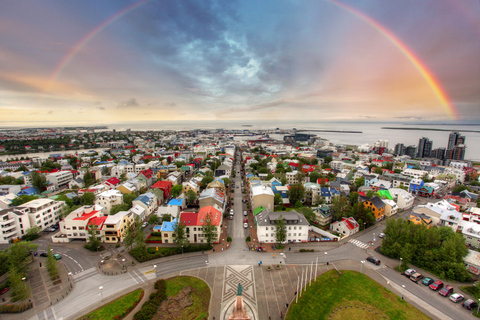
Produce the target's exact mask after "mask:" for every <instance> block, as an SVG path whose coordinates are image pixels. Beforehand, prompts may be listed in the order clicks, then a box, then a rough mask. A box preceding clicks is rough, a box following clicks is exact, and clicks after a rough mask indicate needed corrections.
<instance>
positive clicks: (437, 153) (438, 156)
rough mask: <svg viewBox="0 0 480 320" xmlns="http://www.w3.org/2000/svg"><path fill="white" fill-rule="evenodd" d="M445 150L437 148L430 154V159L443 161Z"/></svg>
mask: <svg viewBox="0 0 480 320" xmlns="http://www.w3.org/2000/svg"><path fill="white" fill-rule="evenodd" d="M445 150H446V149H445V148H437V149H434V150H432V153H431V154H430V156H431V157H432V158H436V159H440V160H445Z"/></svg>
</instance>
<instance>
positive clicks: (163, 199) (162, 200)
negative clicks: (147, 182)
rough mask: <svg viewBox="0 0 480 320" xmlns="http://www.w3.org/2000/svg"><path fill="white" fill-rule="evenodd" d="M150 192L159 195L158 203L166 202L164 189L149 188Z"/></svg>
mask: <svg viewBox="0 0 480 320" xmlns="http://www.w3.org/2000/svg"><path fill="white" fill-rule="evenodd" d="M148 192H151V193H153V194H154V195H155V196H156V197H157V205H158V206H160V205H162V203H164V202H165V197H164V196H163V190H162V189H159V188H153V189H150V190H148Z"/></svg>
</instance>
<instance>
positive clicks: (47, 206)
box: [17, 199, 65, 230]
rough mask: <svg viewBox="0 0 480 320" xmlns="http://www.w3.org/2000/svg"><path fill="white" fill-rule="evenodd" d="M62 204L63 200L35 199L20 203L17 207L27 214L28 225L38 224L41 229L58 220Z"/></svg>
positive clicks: (63, 203)
mask: <svg viewBox="0 0 480 320" xmlns="http://www.w3.org/2000/svg"><path fill="white" fill-rule="evenodd" d="M64 205H65V202H63V201H54V200H51V199H35V200H32V201H29V202H27V203H24V204H22V205H21V206H19V207H17V209H18V210H20V211H22V212H24V213H26V214H28V216H29V219H30V226H32V227H33V226H38V227H40V229H42V230H43V229H46V228H48V227H51V226H52V225H54V224H56V223H57V222H58V221H59V220H60V213H61V211H62V207H63V206H64Z"/></svg>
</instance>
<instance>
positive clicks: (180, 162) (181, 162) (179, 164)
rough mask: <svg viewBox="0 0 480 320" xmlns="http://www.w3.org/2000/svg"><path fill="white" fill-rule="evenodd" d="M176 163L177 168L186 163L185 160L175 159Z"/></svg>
mask: <svg viewBox="0 0 480 320" xmlns="http://www.w3.org/2000/svg"><path fill="white" fill-rule="evenodd" d="M174 165H176V166H177V168H181V167H182V166H184V165H185V162H183V161H175V163H174Z"/></svg>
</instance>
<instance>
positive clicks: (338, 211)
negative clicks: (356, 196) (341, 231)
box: [330, 195, 350, 221]
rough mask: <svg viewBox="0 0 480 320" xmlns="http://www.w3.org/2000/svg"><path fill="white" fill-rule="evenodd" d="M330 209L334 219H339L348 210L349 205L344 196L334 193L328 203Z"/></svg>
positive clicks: (345, 214) (346, 214) (347, 212)
mask: <svg viewBox="0 0 480 320" xmlns="http://www.w3.org/2000/svg"><path fill="white" fill-rule="evenodd" d="M330 208H331V209H332V216H333V219H334V220H335V221H339V220H341V219H342V217H346V216H348V214H349V211H350V205H349V202H348V201H347V198H346V197H345V196H341V195H335V196H334V197H333V198H332V203H331V205H330Z"/></svg>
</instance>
